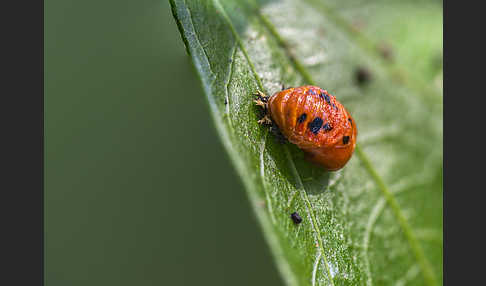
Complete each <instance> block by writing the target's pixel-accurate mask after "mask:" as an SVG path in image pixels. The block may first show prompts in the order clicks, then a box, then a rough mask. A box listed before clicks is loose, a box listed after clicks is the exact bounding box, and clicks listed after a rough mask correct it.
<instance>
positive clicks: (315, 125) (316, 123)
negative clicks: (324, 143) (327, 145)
mask: <svg viewBox="0 0 486 286" xmlns="http://www.w3.org/2000/svg"><path fill="white" fill-rule="evenodd" d="M322 123H324V121H322V118H320V117H316V118H314V120H312V122H311V123H309V124H308V125H307V127H308V128H309V129H310V131H311V132H312V133H314V134H317V133H318V132H319V129H321V126H322Z"/></svg>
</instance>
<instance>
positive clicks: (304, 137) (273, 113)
mask: <svg viewBox="0 0 486 286" xmlns="http://www.w3.org/2000/svg"><path fill="white" fill-rule="evenodd" d="M255 103H256V104H257V105H259V106H261V107H263V108H264V111H265V116H264V117H263V118H262V119H261V120H259V121H258V123H260V124H269V125H272V124H276V125H277V126H278V128H279V129H280V131H281V132H282V134H283V135H284V136H285V138H287V140H288V141H290V142H291V143H293V144H296V145H297V146H298V147H299V148H300V149H302V150H304V152H305V154H306V158H307V159H308V160H310V161H312V162H315V163H316V164H318V165H320V166H322V167H324V168H325V169H326V170H328V171H336V170H339V169H341V168H342V167H343V166H344V165H345V164H346V163H347V162H348V160H349V159H350V158H351V155H353V152H354V148H355V146H356V137H357V135H358V129H357V126H356V122H355V121H354V120H353V118H352V117H351V115H350V114H349V113H348V111H347V110H346V109H345V108H344V106H343V105H342V104H341V103H340V102H339V101H337V100H336V98H335V97H334V96H333V95H331V94H329V93H328V92H327V90H323V89H321V88H320V87H317V86H312V85H306V86H300V87H294V88H288V89H284V90H282V91H279V92H277V93H275V94H274V95H272V96H270V97H268V96H266V95H265V94H263V93H262V92H260V91H259V92H258V93H257V94H256V100H255Z"/></svg>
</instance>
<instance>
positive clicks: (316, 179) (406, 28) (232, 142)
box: [171, 0, 442, 285]
mask: <svg viewBox="0 0 486 286" xmlns="http://www.w3.org/2000/svg"><path fill="white" fill-rule="evenodd" d="M171 6H172V10H173V14H174V17H175V19H176V22H177V24H178V26H179V29H180V32H181V35H182V38H183V40H184V42H185V44H186V48H187V50H188V53H189V54H190V56H191V57H192V60H193V63H194V65H195V68H196V70H197V72H198V74H199V76H200V78H201V81H202V85H203V88H204V91H205V93H206V95H207V99H208V102H209V107H210V111H211V115H212V116H213V119H214V122H215V125H216V127H217V130H218V132H219V134H220V136H221V139H222V141H223V143H224V146H225V148H226V149H227V151H228V153H229V155H230V158H231V159H232V161H233V163H234V165H235V166H236V168H237V171H238V173H239V175H240V176H241V178H242V181H243V182H244V184H245V187H246V189H247V192H248V195H249V198H250V201H251V204H252V206H253V209H254V210H255V213H256V215H257V217H258V219H259V221H260V222H261V225H262V230H263V232H264V234H265V237H266V239H267V241H268V243H269V246H270V248H271V249H272V252H273V255H274V257H275V260H276V263H277V266H278V268H279V270H280V272H281V273H282V276H283V278H284V280H285V281H286V283H287V284H289V285H440V284H442V88H441V80H442V78H441V74H442V66H441V59H442V6H441V2H437V1H433V2H431V1H411V0H410V1H379V0H377V1H373V2H370V1H351V0H344V1H341V0H340V1H338V0H327V1H318V0H308V1H297V0H286V1H258V2H252V1H249V2H243V1H230V0H214V1H191V0H185V1H184V0H171ZM384 47H385V48H384ZM359 69H365V70H367V71H368V72H369V73H370V74H371V79H370V80H369V82H367V83H365V84H359V83H358V82H357V80H356V73H357V71H358V70H359ZM304 84H314V85H318V86H320V87H322V88H324V89H326V90H328V91H329V92H330V93H331V94H333V95H335V96H336V98H337V99H338V100H339V101H340V102H341V103H342V104H343V105H344V106H345V107H346V109H347V110H348V111H349V112H350V113H351V114H352V116H353V118H354V119H355V121H356V123H357V125H358V140H357V142H358V146H357V149H356V151H355V154H354V155H353V157H352V158H351V160H350V161H349V162H348V164H347V165H346V166H345V167H344V168H343V169H341V170H339V171H337V172H331V173H329V172H325V171H323V170H322V169H320V168H319V167H316V166H313V165H312V164H310V163H309V162H307V161H305V160H304V154H303V153H302V151H301V150H300V149H298V148H297V147H296V146H294V145H292V144H290V143H287V144H280V143H279V142H278V140H276V138H275V136H274V135H273V134H272V133H271V132H269V131H268V129H267V128H265V127H262V126H260V125H259V124H257V120H258V119H260V117H261V114H260V111H259V109H258V107H256V106H255V105H254V103H253V94H254V93H255V92H256V91H257V90H262V91H263V92H265V93H267V94H273V93H275V92H277V91H279V90H280V89H281V87H282V85H285V86H286V87H289V86H300V85H304ZM181 96H183V95H181ZM294 211H297V212H298V213H299V214H300V215H301V216H302V218H303V222H302V223H301V224H299V225H295V224H294V223H293V222H292V220H291V219H290V214H291V213H292V212H294Z"/></svg>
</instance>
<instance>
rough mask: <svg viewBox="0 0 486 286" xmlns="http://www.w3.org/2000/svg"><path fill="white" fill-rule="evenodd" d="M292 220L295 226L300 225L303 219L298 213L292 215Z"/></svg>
mask: <svg viewBox="0 0 486 286" xmlns="http://www.w3.org/2000/svg"><path fill="white" fill-rule="evenodd" d="M290 218H291V219H292V220H293V221H294V223H295V224H299V223H301V222H302V218H301V217H300V215H299V214H298V213H297V212H293V213H292V214H291V215H290Z"/></svg>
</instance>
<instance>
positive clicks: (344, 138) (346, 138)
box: [343, 136, 349, 144]
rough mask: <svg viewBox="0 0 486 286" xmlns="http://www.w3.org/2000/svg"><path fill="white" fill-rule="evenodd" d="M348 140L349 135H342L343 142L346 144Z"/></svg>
mask: <svg viewBox="0 0 486 286" xmlns="http://www.w3.org/2000/svg"><path fill="white" fill-rule="evenodd" d="M348 142H349V136H344V137H343V144H348Z"/></svg>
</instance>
